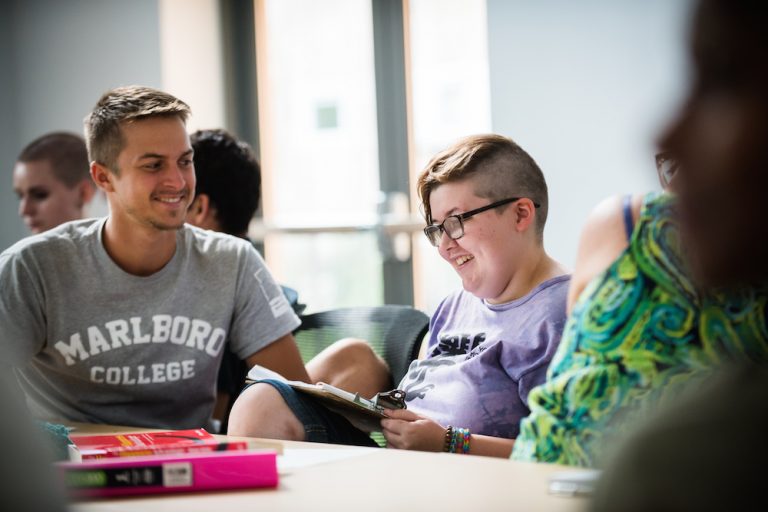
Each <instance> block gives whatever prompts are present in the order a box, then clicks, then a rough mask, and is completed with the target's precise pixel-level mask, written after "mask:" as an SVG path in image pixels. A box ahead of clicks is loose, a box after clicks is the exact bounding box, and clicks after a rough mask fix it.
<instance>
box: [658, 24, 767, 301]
mask: <svg viewBox="0 0 768 512" xmlns="http://www.w3.org/2000/svg"><path fill="white" fill-rule="evenodd" d="M702 21H704V22H705V23H704V24H702ZM740 30H742V29H741V28H740V27H733V28H732V29H731V28H729V27H728V25H727V24H726V23H725V22H724V21H722V18H721V17H719V16H707V18H706V19H702V18H701V17H700V18H699V19H698V23H697V24H696V28H695V37H694V40H695V42H696V43H695V49H696V50H695V57H696V58H695V59H694V62H695V82H694V87H693V89H692V91H691V93H690V95H689V98H688V100H687V102H686V105H685V107H684V109H683V111H682V112H681V114H680V115H679V116H678V119H677V120H676V121H675V122H674V123H673V124H672V126H670V128H669V130H668V131H667V133H666V134H665V136H664V137H663V139H662V141H661V144H662V145H663V147H665V148H668V149H669V150H670V151H671V152H672V153H673V154H674V156H675V157H676V158H677V159H678V161H679V163H680V170H679V171H678V173H677V174H676V175H675V181H674V182H673V184H674V187H673V188H674V190H675V192H677V193H678V195H679V198H680V213H681V225H682V229H683V236H684V242H685V243H686V245H687V248H686V254H687V255H689V257H690V260H691V264H692V267H693V271H694V274H695V276H696V277H697V278H698V280H699V281H700V282H701V283H702V284H704V285H713V286H718V285H727V284H735V283H738V282H750V281H754V280H755V279H765V278H766V277H768V263H766V262H768V224H766V222H768V144H767V143H766V141H768V83H766V82H765V78H762V79H761V78H759V77H760V76H763V77H765V70H764V61H763V60H761V59H759V55H760V50H759V49H754V52H756V54H755V55H747V54H745V52H742V51H740V50H739V49H738V47H737V46H736V43H734V41H738V39H739V38H740V37H743V36H742V35H741V34H740ZM762 52H763V54H764V52H765V48H763V49H762ZM724 56H725V58H724ZM751 66H752V67H751ZM761 69H762V71H761Z"/></svg>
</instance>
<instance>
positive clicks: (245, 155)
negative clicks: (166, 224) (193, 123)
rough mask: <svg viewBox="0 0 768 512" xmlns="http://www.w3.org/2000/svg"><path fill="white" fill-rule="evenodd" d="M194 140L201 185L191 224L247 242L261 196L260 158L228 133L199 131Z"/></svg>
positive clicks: (190, 219)
mask: <svg viewBox="0 0 768 512" xmlns="http://www.w3.org/2000/svg"><path fill="white" fill-rule="evenodd" d="M190 140H191V142H192V148H193V149H194V150H195V156H194V158H195V174H196V176H197V185H196V189H195V200H194V201H193V202H192V204H191V205H190V207H189V210H188V212H187V222H189V223H190V224H193V225H195V226H197V227H200V228H203V229H210V230H212V231H220V232H222V233H227V234H229V235H233V236H237V237H240V238H247V236H248V224H249V223H250V221H251V219H252V218H253V216H254V214H255V213H256V210H257V209H258V207H259V197H260V194H261V173H260V167H259V162H258V161H257V160H256V155H254V153H253V150H252V149H251V147H250V146H249V145H248V144H247V143H245V142H242V141H239V140H237V139H236V138H235V137H234V136H233V135H231V134H230V133H228V132H227V131H226V130H198V131H196V132H195V133H193V134H192V135H191V136H190Z"/></svg>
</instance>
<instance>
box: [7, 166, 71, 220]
mask: <svg viewBox="0 0 768 512" xmlns="http://www.w3.org/2000/svg"><path fill="white" fill-rule="evenodd" d="M13 190H14V191H15V192H16V195H17V196H18V197H19V216H20V217H21V218H22V219H23V220H24V223H25V224H26V225H27V227H28V228H29V230H30V231H32V233H42V232H43V231H47V230H49V229H51V228H55V227H56V226H58V225H59V224H62V223H64V222H68V221H71V220H77V219H79V218H81V217H82V213H83V199H82V197H81V193H80V190H79V187H78V186H74V187H72V188H69V187H67V185H65V184H64V183H63V182H61V181H59V179H58V178H56V176H55V175H54V174H53V170H52V169H51V164H50V162H49V161H48V160H38V161H32V162H17V163H16V166H15V167H14V169H13Z"/></svg>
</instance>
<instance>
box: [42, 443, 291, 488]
mask: <svg viewBox="0 0 768 512" xmlns="http://www.w3.org/2000/svg"><path fill="white" fill-rule="evenodd" d="M70 439H71V440H72V444H71V445H70V461H68V462H59V463H57V464H56V466H57V471H58V473H59V476H60V478H61V479H62V481H63V482H64V485H65V487H66V488H67V489H68V490H69V491H70V493H71V495H72V496H74V497H102V496H125V495H142V494H156V493H169V492H189V491H208V490H216V489H243V488H256V487H276V486H277V482H278V477H277V453H276V452H275V451H265V450H253V449H251V448H252V447H251V446H250V445H249V443H248V441H245V440H236V441H221V440H219V439H218V438H216V437H215V436H213V435H212V434H210V433H208V432H206V431H205V430H204V429H195V430H167V431H160V432H146V433H128V434H115V435H95V436H78V435H71V436H70Z"/></svg>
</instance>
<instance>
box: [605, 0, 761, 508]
mask: <svg viewBox="0 0 768 512" xmlns="http://www.w3.org/2000/svg"><path fill="white" fill-rule="evenodd" d="M766 26H768V10H766V7H765V5H764V3H763V2H757V1H739V2H733V1H726V0H703V1H702V2H700V4H699V6H698V9H697V11H696V16H695V19H694V25H693V37H692V56H693V63H694V83H693V87H692V89H691V91H690V93H689V97H688V99H687V101H686V103H685V106H684V108H683V110H682V112H681V113H680V115H679V116H678V118H677V120H676V121H675V122H674V123H673V124H672V125H671V127H670V128H669V129H668V131H667V133H666V134H665V135H664V136H663V138H662V141H661V143H662V144H663V146H664V147H666V148H668V149H669V150H670V151H671V152H673V154H674V155H676V157H677V159H678V160H679V163H680V168H679V170H678V172H677V176H676V177H675V182H676V183H675V185H676V189H677V190H678V194H679V207H678V208H679V216H680V224H681V231H682V239H683V244H684V247H685V255H686V258H687V260H688V262H689V264H690V268H691V271H692V275H693V277H694V279H695V282H696V283H697V285H698V286H699V287H701V288H702V289H704V290H730V291H732V292H734V293H740V295H741V296H742V297H743V298H744V301H743V302H741V303H735V304H733V305H732V309H731V312H732V313H733V314H743V313H744V305H745V304H748V300H750V299H755V298H756V297H757V296H756V295H749V294H748V293H747V292H748V291H749V290H754V289H763V290H764V289H765V288H766V284H767V283H768V225H766V220H767V219H768V31H766V30H765V27H766ZM762 297H764V296H762ZM767 303H768V301H765V300H764V298H761V299H760V305H761V308H760V309H761V313H762V322H755V323H753V324H752V326H751V327H752V329H751V330H750V331H741V332H734V331H729V330H722V329H719V327H720V324H718V323H717V322H713V323H712V325H711V327H712V328H713V329H715V330H716V331H715V332H716V334H717V339H718V341H719V345H720V346H721V347H722V348H724V349H727V350H730V351H732V352H740V351H747V352H752V354H751V355H752V357H751V359H752V361H754V362H752V363H745V362H743V361H741V358H738V357H733V358H732V359H733V363H734V364H733V365H732V366H731V367H729V368H727V369H725V370H723V371H722V372H721V375H719V376H718V377H717V378H715V379H710V380H709V381H708V382H707V383H706V384H705V385H703V386H702V387H701V389H699V390H697V391H696V392H694V393H692V395H691V396H688V397H686V399H685V400H682V401H680V402H677V403H674V404H671V406H670V407H669V408H667V409H666V410H665V411H664V412H663V413H662V414H660V415H659V416H658V417H657V418H655V419H654V420H653V421H651V422H649V423H648V424H647V425H646V426H645V427H644V428H643V429H641V431H640V432H638V433H637V434H636V435H635V436H633V437H632V438H631V439H630V440H629V441H628V443H627V445H626V446H625V447H624V449H623V450H622V451H621V452H620V453H619V454H618V456H617V457H616V459H615V461H614V462H613V463H612V464H611V465H610V466H609V469H607V470H606V471H605V478H604V480H603V481H602V482H601V484H600V485H599V487H598V493H597V496H596V497H595V500H594V503H593V509H594V510H599V511H603V510H604V511H608V510H611V511H634V510H637V511H640V510H658V511H679V510H766V509H768V497H766V495H765V491H764V488H763V485H764V475H765V461H766V459H768V438H766V432H765V426H766V424H768V367H767V366H766V357H765V352H763V351H761V350H756V348H757V347H762V346H763V345H762V343H755V341H756V340H758V341H760V340H763V339H764V338H765V337H766V329H765V318H766V304H767Z"/></svg>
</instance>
